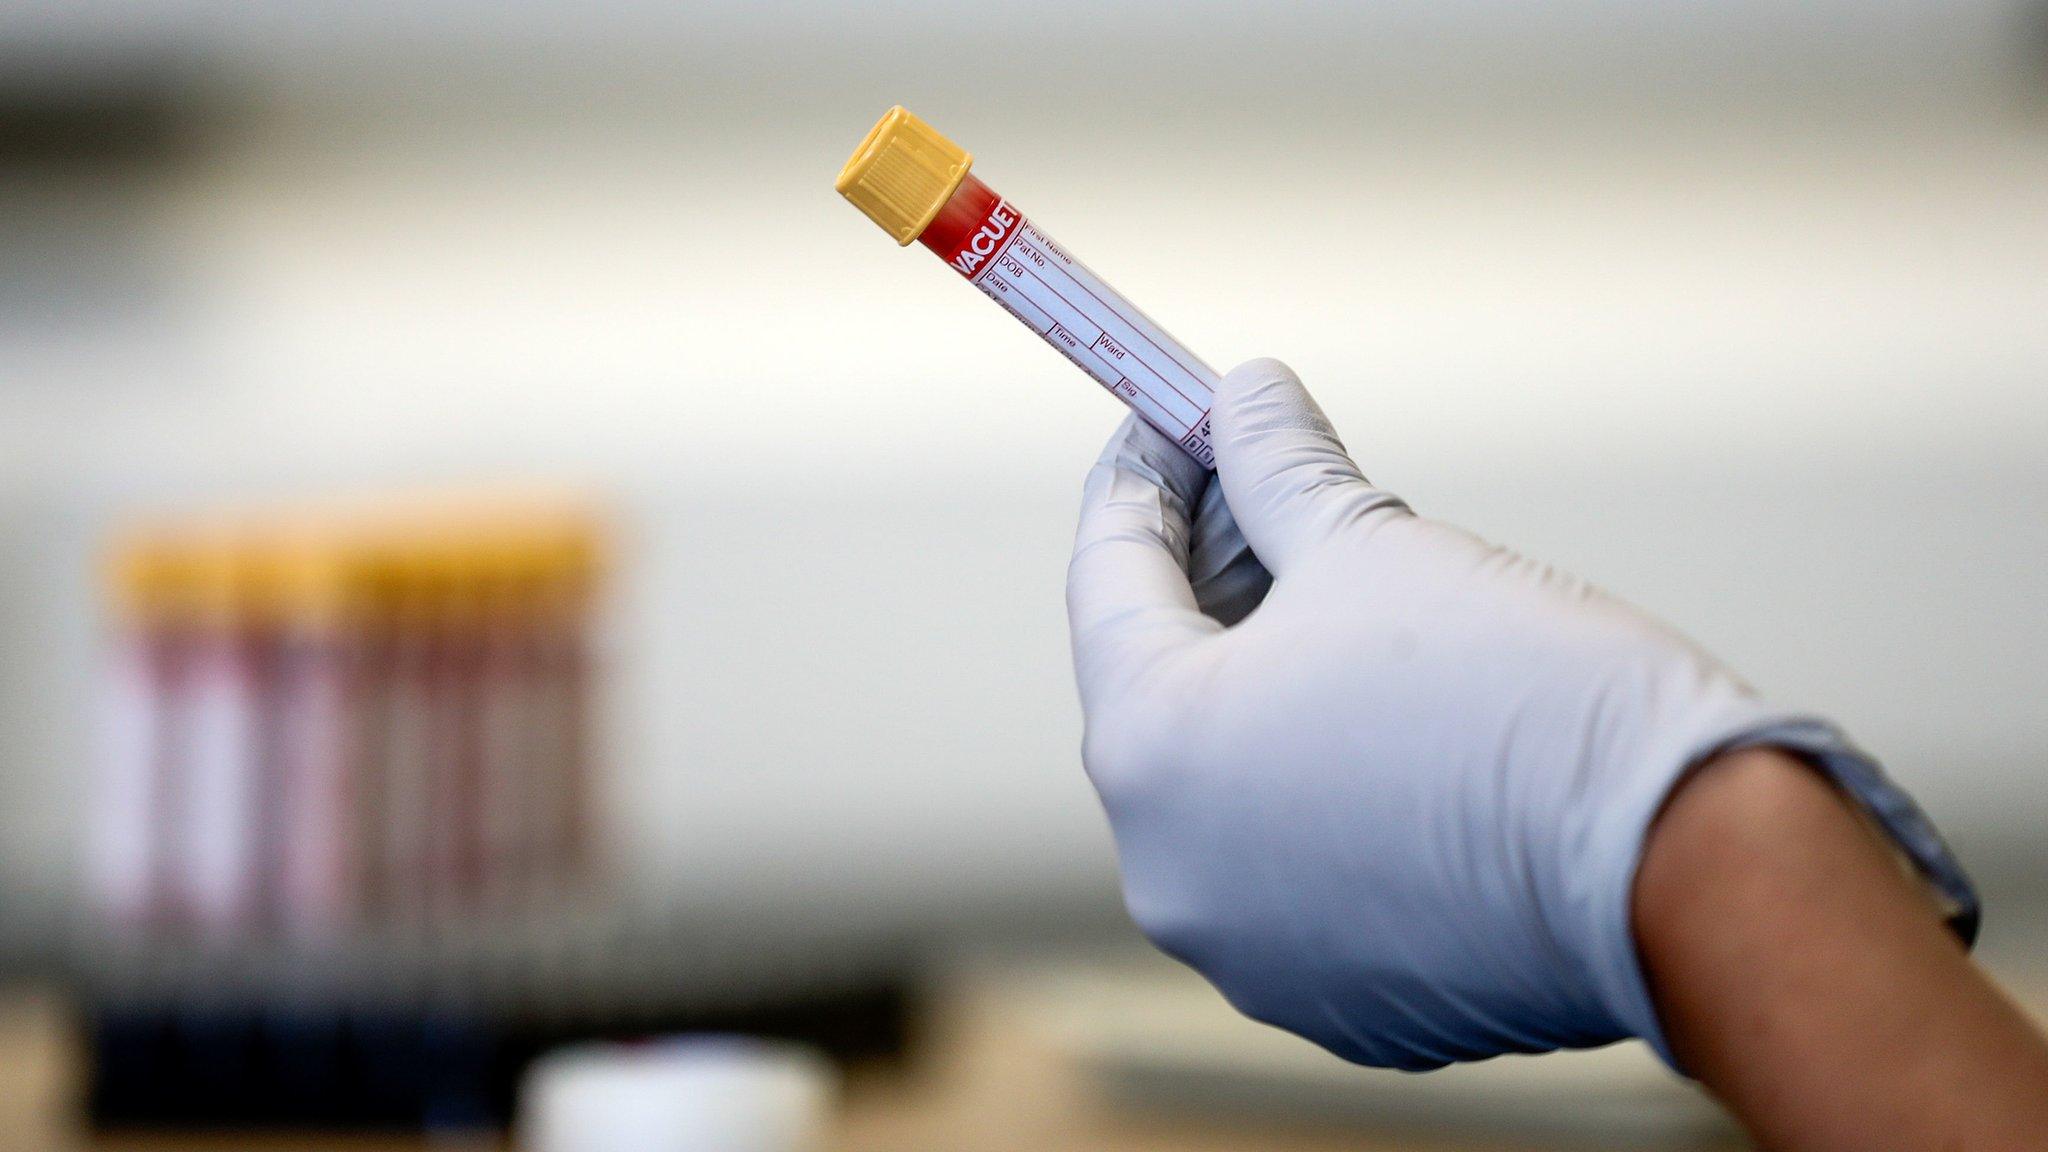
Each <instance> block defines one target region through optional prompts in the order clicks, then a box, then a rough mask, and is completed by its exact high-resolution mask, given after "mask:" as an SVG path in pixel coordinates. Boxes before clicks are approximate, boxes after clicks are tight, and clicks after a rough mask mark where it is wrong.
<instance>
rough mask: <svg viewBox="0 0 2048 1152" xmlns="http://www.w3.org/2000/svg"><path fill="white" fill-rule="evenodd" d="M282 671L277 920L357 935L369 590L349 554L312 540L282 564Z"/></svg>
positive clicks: (296, 931) (299, 544) (294, 546)
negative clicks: (357, 813)
mask: <svg viewBox="0 0 2048 1152" xmlns="http://www.w3.org/2000/svg"><path fill="white" fill-rule="evenodd" d="M280 579H281V581H282V585H283V587H282V589H281V594H282V600H283V603H284V608H285V611H284V613H283V622H282V626H281V631H280V635H279V650H278V657H277V673H276V696H275V706H276V731H277V739H276V740H275V741H274V743H273V747H274V749H275V754H276V757H277V764H278V773H277V784H278V795H277V828H278V835H277V837H276V845H277V861H276V863H277V881H276V896H277V900H278V905H279V907H278V918H279V920H280V922H281V926H282V927H283V928H284V930H285V931H286V932H287V933H288V934H290V935H292V936H296V937H301V938H314V939H325V938H330V937H333V936H334V935H336V934H337V933H339V932H341V931H343V930H345V929H346V928H348V927H350V926H351V925H352V924H353V922H354V918H355V914H356V912H357V911H358V907H359V903H360V887H361V880H360V872H361V862H360V860H359V859H358V858H357V847H358V841H357V837H356V836H354V835H353V834H352V833H353V831H354V829H353V827H352V812H353V807H354V803H355V797H354V795H353V781H352V779H351V777H352V776H353V775H354V771H353V770H354V768H355V765H356V763H357V762H358V759H359V747H358V746H359V742H360V725H358V724H357V723H355V717H356V714H357V710H358V707H359V704H360V698H361V696H362V683H361V682H362V673H363V665H364V659H363V652H364V630H365V627H366V614H365V600H366V597H365V595H364V590H363V588H362V586H361V580H360V576H359V574H358V573H356V572H355V571H353V570H352V569H351V567H350V565H349V563H348V559H347V557H346V555H345V554H344V553H343V551H342V549H341V548H340V547H339V546H338V545H337V544H336V543H335V542H333V541H332V540H329V539H324V538H321V537H319V536H318V535H314V534H310V533H309V534H306V536H305V538H304V539H299V540H295V541H293V542H292V543H291V544H289V545H288V546H287V548H286V554H285V556H284V559H283V571H282V572H281V573H280Z"/></svg>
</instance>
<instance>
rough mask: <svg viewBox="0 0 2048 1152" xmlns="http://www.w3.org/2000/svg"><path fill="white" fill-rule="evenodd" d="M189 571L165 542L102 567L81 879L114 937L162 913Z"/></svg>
mask: <svg viewBox="0 0 2048 1152" xmlns="http://www.w3.org/2000/svg"><path fill="white" fill-rule="evenodd" d="M191 568H192V564H191V558H190V557H189V556H187V555H186V554H185V553H184V552H183V551H182V550H181V549H180V548H179V547H178V545H177V543H176V541H175V540H173V539H170V538H167V537H166V538H158V537H156V536H154V535H152V536H146V537H137V538H133V539H129V540H124V541H122V542H121V543H119V544H118V545H117V546H116V547H115V549H114V550H113V554H112V556H111V557H110V562H109V565H108V571H107V585H108V587H107V596H108V602H109V603H110V605H111V606H112V620H111V631H112V635H111V636H110V638H109V643H108V646H107V657H106V659H107V677H106V681H105V695H104V697H103V698H102V701H101V708H102V713H101V720H102V736H103V744H102V747H101V756H100V762H99V763H100V773H99V780H98V788H97V790H96V792H95V793H94V801H93V824H92V840H91V850H90V858H89V865H88V869H89V883H90V885H91V898H92V904H93V907H94V908H95V910H96V912H97V913H98V915H99V916H100V917H101V918H102V919H103V920H104V921H105V923H106V925H107V926H108V927H112V928H115V929H117V930H121V931H124V932H133V931H136V930H139V929H143V928H146V927H149V926H151V925H152V924H153V923H155V922H157V921H159V920H161V919H162V918H163V914H164V912H165V901H166V895H167V893H166V885H167V883H168V869H169V867H170V836H169V828H168V827H167V825H166V823H165V821H164V820H163V819H162V815H163V812H164V810H165V806H166V802H167V798H168V795H169V793H170V791H171V789H172V788H173V781H174V780H175V778H176V771H177V761H178V732H179V725H178V723H177V720H178V717H179V714H180V712H181V709H180V706H179V701H180V697H181V694H182V693H183V691H184V681H185V678H186V677H185V674H186V669H187V664H188V655H189V651H190V646H191V645H190V642H191V637H192V625H193V619H192V608H193V597H192V591H193V585H192V575H193V573H192V571H191Z"/></svg>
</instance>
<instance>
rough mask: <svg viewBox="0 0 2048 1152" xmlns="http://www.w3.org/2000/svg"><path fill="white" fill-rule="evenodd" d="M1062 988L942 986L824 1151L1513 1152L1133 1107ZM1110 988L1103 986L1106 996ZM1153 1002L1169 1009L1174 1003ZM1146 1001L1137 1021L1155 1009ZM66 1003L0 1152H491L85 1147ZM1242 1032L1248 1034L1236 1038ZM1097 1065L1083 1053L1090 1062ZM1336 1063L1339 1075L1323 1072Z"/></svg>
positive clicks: (1327, 1126)
mask: <svg viewBox="0 0 2048 1152" xmlns="http://www.w3.org/2000/svg"><path fill="white" fill-rule="evenodd" d="M1084 983H1086V984H1087V985H1088V986H1087V987H1083V986H1082V985H1081V984H1077V983H1076V980H1075V978H1074V977H1073V976H1072V974H1066V973H1054V974H1051V975H1050V976H1048V975H1047V974H1044V973H1034V974H1031V975H1027V976H1024V977H1022V978H1019V977H1018V976H1017V975H1016V974H1015V973H987V974H979V975H975V976H972V977H969V978H965V979H962V980H958V981H953V982H949V984H948V986H947V987H946V988H945V990H944V991H942V992H941V993H940V994H938V995H937V996H935V997H934V1000H933V1003H932V1008H931V1011H930V1014H929V1016H928V1018H927V1021H926V1023H925V1025H924V1026H923V1027H922V1028H921V1030H920V1031H921V1036H920V1042H919V1045H918V1048H917V1049H916V1051H915V1052H914V1053H913V1055H912V1057H911V1058H910V1060H909V1061H908V1063H907V1064H906V1065H905V1066H903V1067H876V1068H867V1069H856V1070H855V1071H854V1072H853V1073H852V1074H851V1075H850V1076H849V1078H848V1081H847V1086H846V1094H845V1099H844V1104H843V1107H842V1109H841V1112H840V1117H839V1120H838V1123H837V1125H836V1131H835V1132H834V1133H833V1136H832V1139H831V1142H830V1144H829V1145H828V1147H829V1148H830V1149H831V1150H833V1152H905V1150H909V1149H934V1150H940V1149H943V1150H945V1152H979V1150H982V1149H988V1150H991V1152H993V1150H996V1149H1001V1150H1003V1152H1012V1150H1015V1149H1031V1148H1045V1149H1052V1148H1057V1149H1061V1150H1063V1152H1069V1150H1071V1152H1152V1150H1155V1149H1156V1150H1159V1152H1167V1150H1169V1149H1170V1150H1174V1152H1209V1150H1215V1152H1221V1150H1224V1149H1260V1150H1265V1152H1322V1150H1324V1149H1329V1150H1331V1152H1335V1150H1337V1149H1344V1150H1346V1152H1373V1150H1375V1149H1379V1150H1394V1149H1403V1150H1406V1149H1418V1150H1420V1149H1462V1148H1488V1149H1493V1148H1512V1147H1517V1145H1504V1144H1500V1143H1497V1142H1490V1141H1487V1140H1484V1139H1478V1140H1474V1139H1472V1138H1470V1137H1467V1138H1464V1139H1462V1140H1459V1139H1455V1138H1451V1137H1445V1138H1434V1137H1426V1136H1415V1137H1407V1136H1392V1135H1388V1136H1375V1135H1374V1134H1373V1133H1371V1132H1369V1131H1368V1132H1361V1131H1360V1130H1359V1129H1358V1128H1357V1127H1355V1126H1353V1125H1351V1124H1344V1123H1332V1122H1330V1121H1329V1119H1328V1118H1327V1117H1326V1118H1324V1119H1323V1120H1321V1121H1316V1120H1308V1119H1296V1120H1275V1119H1272V1118H1270V1117H1267V1118H1263V1119H1262V1118H1258V1116H1259V1115H1260V1114H1254V1113H1245V1114H1241V1115H1239V1114H1226V1115H1224V1116H1223V1117H1221V1118H1219V1114H1217V1113H1216V1112H1214V1111H1205V1110H1197V1109H1189V1108H1184V1107H1176V1106H1173V1105H1172V1104H1171V1103H1166V1104H1160V1103H1158V1102H1156V1101H1155V1102H1153V1103H1150V1104H1141V1105H1139V1106H1135V1107H1134V1106H1132V1104H1131V1102H1130V1101H1129V1100H1128V1099H1126V1098H1124V1097H1123V1096H1121V1095H1120V1094H1119V1095H1113V1094H1112V1092H1111V1091H1110V1090H1109V1089H1108V1088H1107V1087H1106V1085H1107V1084H1109V1083H1111V1082H1113V1079H1114V1078H1113V1077H1105V1076H1104V1074H1103V1072H1104V1070H1103V1068H1102V1067H1100V1066H1099V1065H1100V1062H1101V1060H1103V1059H1105V1058H1107V1059H1112V1060H1114V1059H1117V1058H1118V1057H1117V1055H1116V1053H1115V1051H1114V1050H1115V1049H1117V1048H1118V1046H1119V1044H1120V1041H1118V1040H1117V1039H1116V1038H1115V1036H1114V1035H1113V1034H1112V1035H1110V1036H1108V1037H1107V1038H1105V1037H1102V1036H1091V1035H1090V1034H1089V1033H1090V1030H1089V1028H1088V1027H1087V1026H1086V1020H1085V1019H1084V1018H1085V1017H1088V1016H1090V1015H1092V1014H1093V1012H1094V1009H1095V1007H1096V1006H1097V1004H1098V1003H1099V997H1100V996H1101V995H1102V994H1103V993H1104V992H1106V991H1108V990H1109V987H1110V984H1106V983H1105V982H1104V981H1102V980H1101V979H1099V978H1093V977H1091V978H1089V979H1088V980H1086V981H1084ZM1111 983H1113V981H1112V982H1111ZM1177 994H1178V993H1176V992H1173V991H1167V992H1164V993H1163V995H1165V996H1167V997H1173V996H1176V995H1177ZM1160 997H1161V994H1160V993H1155V994H1152V995H1149V996H1147V997H1145V998H1146V999H1149V1000H1151V1001H1152V1003H1150V1004H1149V1005H1142V1006H1139V1008H1138V1011H1137V1014H1136V1017H1135V1019H1145V1018H1152V1017H1156V1016H1157V1015H1158V1013H1159V1012H1160V1011H1161V1010H1162V1009H1164V1010H1166V1011H1176V1012H1177V1011H1178V1009H1174V1008H1171V1007H1167V1006H1164V1005H1162V1004H1161V1002H1160ZM69 1024H70V1021H69V1017H68V1015H67V1011H66V1009H65V1006H64V1005H63V1003H62V1001H61V1000H60V999H59V998H57V997H56V996H53V995H50V994H48V993H44V992H39V991H32V990H31V991H23V990H16V991H12V992H9V993H6V994H0V1152H16V1150H17V1149H19V1150H21V1152H30V1150H34V1152H46V1150H50V1149H82V1148H106V1149H124V1150H131V1152H152V1150H157V1149H179V1150H193V1152H197V1150H198V1149H202V1148H204V1149H242V1148H247V1149H257V1148H261V1149H265V1150H290V1149H304V1150H308V1152H312V1150H325V1149H333V1150H335V1152H343V1150H346V1152H384V1150H390V1152H399V1150H409V1149H414V1148H421V1149H424V1148H429V1147H431V1148H435V1149H449V1148H457V1149H460V1148H476V1149H486V1148H492V1149H495V1148H500V1147H503V1145H501V1144H499V1143H498V1142H496V1141H494V1140H489V1139H479V1140H475V1141H463V1140H451V1139H449V1138H447V1137H439V1138H435V1139H433V1140H426V1139H407V1138H393V1137H360V1136H319V1135H301V1134H293V1135H289V1136H286V1135H278V1134H265V1135H251V1136H246V1137H243V1136H236V1137H223V1136H218V1135H212V1134H209V1135H205V1136H193V1135H169V1134H167V1135H163V1136H152V1135H149V1134H141V1133H136V1134H122V1135H120V1136H117V1137H109V1138H102V1139H100V1140H97V1141H94V1140H92V1139H90V1138H89V1137H88V1136H87V1134H86V1133H85V1132H84V1131H83V1130H82V1128H81V1127H80V1125H79V1123H78V1121H77V1118H76V1114H75V1111H74V1109H73V1106H72V1102H73V1101H74V1100H75V1099H76V1095H75V1093H76V1086H77V1083H78V1072H79V1060H78V1053H77V1052H76V1050H75V1048H74V1046H73V1045H74V1040H73V1032H72V1031H71V1029H70V1026H69ZM1247 1027H1253V1026H1250V1025H1247ZM1091 1053H1092V1055H1091ZM1332 1063H1335V1062H1334V1061H1333V1062H1332Z"/></svg>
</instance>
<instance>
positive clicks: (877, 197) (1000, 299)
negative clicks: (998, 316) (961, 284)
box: [834, 105, 1218, 468]
mask: <svg viewBox="0 0 2048 1152" xmlns="http://www.w3.org/2000/svg"><path fill="white" fill-rule="evenodd" d="M973 163H974V157H973V156H971V155H969V154H968V153H967V152H965V151H964V150H962V149H961V148H960V146H959V145H957V144H954V143H953V142H952V141H950V140H948V139H946V138H945V137H944V136H941V135H939V134H938V133H937V132H936V131H934V130H933V129H932V126H931V125H929V124H926V123H925V122H924V121H922V120H920V119H918V118H917V117H915V116H913V115H911V114H910V113H909V112H907V111H905V110H904V109H903V108H902V107H901V106H900V105H899V106H898V107H895V108H891V109H890V110H889V112H888V114H887V115H885V116H883V117H882V119H881V122H880V123H878V124H876V125H875V127H874V129H873V130H872V131H870V132H869V133H868V135H867V139H865V140H863V141H861V144H860V147H859V148H858V149H856V150H855V151H854V153H853V158H852V159H851V160H848V161H847V162H846V167H845V169H843V170H842V171H841V172H840V173H839V179H838V180H837V181H836V182H835V185H834V186H835V187H836V188H837V189H838V190H839V193H840V195H842V196H845V197H846V198H847V199H848V200H850V201H852V202H853V205H854V207H856V208H859V209H860V210H861V211H862V212H865V213H867V215H868V218H869V219H871V220H873V221H874V222H875V223H877V224H879V225H881V226H882V230H883V231H885V232H887V233H889V234H890V235H891V236H894V237H895V238H896V242H897V243H898V244H902V245H905V246H908V245H909V244H910V242H911V241H912V240H916V241H919V242H921V243H922V244H923V245H924V246H925V247H926V248H929V249H931V250H932V251H933V252H936V253H938V256H939V258H940V259H942V260H944V261H945V262H946V263H947V264H949V265H951V266H952V267H953V270H954V271H956V272H958V273H960V275H962V276H965V277H966V278H967V280H968V282H969V283H971V284H973V285H974V286H975V287H976V288H979V289H981V290H982V292H983V293H984V294H985V295H987V296H988V297H989V298H990V299H992V300H994V301H995V302H996V303H998V304H1000V305H1002V306H1003V307H1004V309H1006V310H1007V311H1008V312H1009V313H1010V315H1012V316H1015V317H1016V318H1017V319H1019V320H1022V321H1023V322H1024V324H1025V326H1026V327H1029V328H1030V329H1031V330H1032V331H1033V332H1036V333H1038V334H1039V335H1040V336H1042V337H1044V338H1045V341H1046V343H1048V344H1051V345H1052V346H1053V347H1054V348H1057V349H1058V350H1059V351H1060V353H1061V354H1062V355H1064V356H1066V358H1067V359H1069V360H1072V361H1073V362H1074V363H1075V365H1077V366H1078V367H1079V368H1080V369H1081V370H1082V371H1083V372H1086V373H1088V374H1089V375H1090V376H1093V377H1094V378H1095V379H1096V381H1097V382H1099V383H1100V384H1101V385H1102V386H1103V387H1104V388H1107V389H1108V390H1109V391H1110V392H1111V394H1113V395H1115V396H1116V398H1117V399H1119V400H1122V401H1123V402H1124V403H1125V404H1128V405H1130V407H1131V409H1132V410H1133V411H1135V412H1136V413H1137V414H1138V415H1139V416H1142V417H1144V419H1145V420H1146V422H1148V423H1150V424H1151V425H1152V426H1153V427H1154V428H1157V429H1159V430H1160V431H1161V432H1163V433H1165V434H1166V435H1167V436H1168V437H1169V438H1170V439H1172V440H1174V441H1176V442H1178V443H1179V444H1180V446H1181V447H1182V448H1184V449H1186V450H1187V453H1188V455H1190V456H1192V457H1194V458H1195V459H1196V460H1199V461H1201V463H1202V465H1203V466H1204V467H1207V468H1214V467H1215V466H1216V454H1215V452H1214V451H1213V450H1212V449H1211V448H1210V447H1209V407H1210V403H1211V401H1212V400H1213V399H1214V398H1215V395H1216V385H1217V381H1218V376H1217V374H1216V370H1215V369H1213V368H1211V367H1209V366H1208V365H1207V364H1204V363H1203V362H1202V360H1201V358H1200V357H1198V356H1196V355H1195V354H1194V353H1192V352H1190V351H1188V350H1187V348H1186V347H1184V346H1183V345H1182V344H1181V343H1180V341H1178V340H1175V339H1174V338H1173V337H1171V336H1169V335H1167V334H1166V332H1165V330H1163V329H1161V328H1160V327H1159V326H1158V325H1157V324H1154V323H1153V322H1152V321H1151V320H1149V319H1147V318H1146V316H1145V314H1144V313H1143V312H1140V311H1139V310H1138V309H1137V306H1136V305H1133V304H1132V303H1131V302H1130V301H1129V300H1126V299H1124V297H1123V296H1122V295H1120V294H1119V293H1118V292H1117V291H1116V290H1115V289H1113V288H1111V287H1110V286H1109V285H1107V284H1104V283H1103V282H1102V280H1101V279H1100V278H1098V277H1097V276H1096V275H1095V274H1094V273H1093V272H1090V271H1089V270H1088V269H1087V267H1086V266H1084V265H1083V264H1082V263H1081V262H1080V261H1079V260H1076V259H1074V258H1073V257H1072V256H1070V255H1068V254H1067V251H1066V249H1064V248H1062V247H1060V245H1059V244H1058V242H1056V241H1054V240H1053V238H1052V237H1050V236H1048V235H1046V234H1045V231H1044V230H1043V229H1041V228H1039V227H1038V226H1037V225H1036V224H1033V223H1032V222H1031V221H1029V220H1027V219H1025V217H1024V215H1023V213H1021V212H1019V211H1017V209H1016V206H1014V205H1012V204H1011V203H1010V202H1009V201H1008V200H1005V199H1003V198H1002V197H1001V196H999V195H997V194H996V193H995V191H994V190H993V189H991V188H990V187H989V186H988V185H986V184H984V183H982V182H981V181H980V180H979V179H977V178H975V177H974V176H972V175H970V174H969V172H968V169H969V168H970V167H971V166H972V165H973Z"/></svg>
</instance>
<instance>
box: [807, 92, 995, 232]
mask: <svg viewBox="0 0 2048 1152" xmlns="http://www.w3.org/2000/svg"><path fill="white" fill-rule="evenodd" d="M973 165H974V157H973V156H971V155H969V154H968V153H967V152H966V150H964V149H962V148H961V147H960V146H959V145H958V144H955V143H953V142H952V141H951V140H948V139H946V138H945V137H944V136H941V135H939V134H938V131H937V130H935V129H934V128H933V127H932V126H931V125H929V124H927V123H925V122H924V121H922V120H919V119H918V118H917V117H915V116H912V115H911V114H910V113H909V111H908V110H906V109H905V108H904V107H903V105H901V104H898V105H897V106H896V107H894V108H891V109H889V111H888V112H887V113H886V114H884V115H883V116H882V119H881V120H880V122H878V123H877V124H876V125H875V126H874V128H873V129H871V130H870V131H869V132H868V135H867V139H865V140H862V141H861V142H860V147H858V148H856V149H854V150H853V158H852V159H851V160H848V161H847V162H846V167H844V168H842V169H840V171H839V179H838V180H835V181H833V184H832V186H833V187H834V188H836V189H838V190H839V194H840V195H841V196H844V197H846V198H847V199H848V200H850V201H852V202H853V206H854V207H855V208H858V209H860V210H861V211H862V212H865V213H867V217H868V219H870V220H873V221H874V222H875V223H877V224H880V225H881V226H882V231H884V232H887V233H888V234H889V235H891V236H894V237H895V238H896V243H898V244H908V243H910V242H911V241H912V240H915V239H917V236H918V233H920V232H923V231H924V229H925V225H927V224H930V223H931V222H932V219H933V217H935V216H937V215H938V214H939V209H940V208H943V207H945V204H946V200H947V199H948V198H950V197H951V196H952V195H953V190H954V189H955V188H958V187H959V186H960V181H962V180H964V179H966V178H967V169H969V168H970V167H972V166H973Z"/></svg>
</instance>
